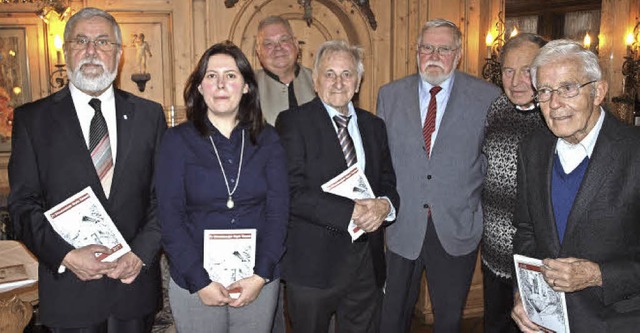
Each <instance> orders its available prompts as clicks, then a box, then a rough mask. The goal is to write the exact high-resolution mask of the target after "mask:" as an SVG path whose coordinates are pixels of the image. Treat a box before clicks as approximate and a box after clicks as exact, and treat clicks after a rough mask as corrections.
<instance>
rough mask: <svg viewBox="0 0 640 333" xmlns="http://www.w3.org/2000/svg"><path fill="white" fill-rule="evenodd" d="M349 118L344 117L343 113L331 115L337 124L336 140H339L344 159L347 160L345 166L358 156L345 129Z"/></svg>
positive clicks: (350, 164)
mask: <svg viewBox="0 0 640 333" xmlns="http://www.w3.org/2000/svg"><path fill="white" fill-rule="evenodd" d="M350 119H351V116H349V117H346V116H343V115H335V116H333V120H334V121H335V122H336V125H337V126H338V141H340V148H342V153H343V154H344V159H345V161H347V167H350V166H352V165H353V164H354V163H356V162H357V160H358V158H357V157H356V149H355V147H354V146H353V140H351V136H350V135H349V130H348V129H347V125H348V124H349V120H350Z"/></svg>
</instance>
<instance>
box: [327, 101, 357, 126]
mask: <svg viewBox="0 0 640 333" xmlns="http://www.w3.org/2000/svg"><path fill="white" fill-rule="evenodd" d="M321 101H322V100H321ZM322 104H324V108H325V109H326V110H327V113H328V114H329V118H331V122H332V123H333V117H334V116H337V115H341V116H343V114H342V113H340V112H338V110H336V109H335V108H334V107H332V106H330V105H329V104H327V103H325V102H322ZM347 109H348V110H349V111H348V112H347V115H346V116H347V117H351V120H349V123H350V124H351V122H353V121H357V120H356V119H357V116H356V109H355V108H354V107H353V102H349V104H348V105H347ZM334 126H335V124H334Z"/></svg>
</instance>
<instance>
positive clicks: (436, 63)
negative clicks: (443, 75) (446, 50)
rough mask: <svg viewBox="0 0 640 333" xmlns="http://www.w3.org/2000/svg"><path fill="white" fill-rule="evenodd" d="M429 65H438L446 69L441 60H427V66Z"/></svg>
mask: <svg viewBox="0 0 640 333" xmlns="http://www.w3.org/2000/svg"><path fill="white" fill-rule="evenodd" d="M428 66H437V67H440V68H441V69H443V70H444V64H443V63H442V62H441V61H435V60H427V62H426V63H425V67H428Z"/></svg>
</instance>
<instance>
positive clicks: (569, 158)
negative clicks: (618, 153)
mask: <svg viewBox="0 0 640 333" xmlns="http://www.w3.org/2000/svg"><path fill="white" fill-rule="evenodd" d="M603 122H604V110H603V109H602V108H600V116H599V117H598V121H597V122H596V124H595V126H593V128H592V129H591V131H590V132H589V134H587V136H585V137H584V138H583V139H582V141H580V142H578V143H576V144H572V143H569V142H568V141H566V140H565V139H562V138H558V141H557V143H556V153H557V154H558V157H559V158H560V163H561V164H562V168H563V169H564V171H565V172H566V173H569V172H571V171H573V169H575V168H576V167H577V166H578V165H579V164H580V163H581V162H582V160H584V158H585V157H589V158H591V154H593V149H594V148H595V146H596V141H597V140H598V135H599V134H600V130H601V129H602V123H603Z"/></svg>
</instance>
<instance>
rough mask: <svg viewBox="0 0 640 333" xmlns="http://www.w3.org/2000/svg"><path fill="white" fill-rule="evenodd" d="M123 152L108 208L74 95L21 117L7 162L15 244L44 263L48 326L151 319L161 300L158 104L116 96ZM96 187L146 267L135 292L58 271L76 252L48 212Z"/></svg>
mask: <svg viewBox="0 0 640 333" xmlns="http://www.w3.org/2000/svg"><path fill="white" fill-rule="evenodd" d="M115 100H116V114H117V132H118V133H117V135H118V150H117V154H118V156H117V158H116V164H115V169H114V175H113V183H112V187H111V194H110V197H109V199H108V200H107V199H106V197H105V195H104V192H103V191H102V187H101V185H100V180H99V178H98V175H97V174H96V171H95V168H94V166H93V162H92V161H91V156H90V153H89V150H88V149H87V145H86V142H85V139H84V137H83V135H82V130H81V128H80V122H79V120H78V117H77V114H76V111H75V109H74V105H73V100H72V98H71V93H70V91H69V88H64V89H62V90H61V91H59V92H57V93H55V94H53V95H51V96H49V97H46V98H43V99H40V100H38V101H35V102H33V103H29V104H26V105H23V106H21V107H20V108H18V109H16V111H15V116H14V124H13V141H12V149H13V151H12V154H11V159H10V161H9V182H10V185H11V193H10V195H9V211H10V213H11V218H12V222H13V224H14V228H15V231H16V235H17V237H18V238H19V239H20V240H22V241H23V242H24V243H25V245H26V246H27V247H28V248H29V250H31V251H32V252H33V253H34V254H35V255H36V256H37V257H38V260H39V262H40V269H39V279H40V280H39V293H40V316H41V319H42V322H43V323H44V324H46V325H48V326H53V327H77V326H88V325H92V324H95V323H97V322H99V321H102V320H104V319H106V318H107V317H108V316H109V315H110V314H113V315H115V316H117V317H119V318H122V319H128V318H132V317H139V316H142V315H145V314H149V313H151V312H153V311H154V310H155V309H156V307H157V305H158V300H159V296H160V275H159V273H160V271H159V269H158V262H157V254H158V251H159V248H160V231H159V228H158V224H157V221H156V202H155V193H154V189H153V181H152V180H153V170H154V159H155V154H156V150H157V148H158V146H159V143H160V139H161V137H162V134H163V133H164V130H165V128H166V122H165V118H164V113H163V112H162V108H161V106H160V105H159V104H157V103H154V102H151V101H148V100H144V99H141V98H139V97H136V96H134V95H131V94H129V93H126V92H124V91H120V90H116V91H115ZM87 186H91V187H92V188H93V191H94V192H95V193H96V195H97V196H98V198H99V199H100V202H101V203H102V205H103V206H104V207H105V209H106V210H107V212H108V213H109V215H110V216H111V218H112V219H113V221H114V223H115V225H116V226H117V227H118V229H119V230H120V232H121V233H122V236H123V237H124V238H125V239H126V241H127V242H128V243H129V245H130V246H131V248H132V251H133V252H134V253H135V254H136V255H137V256H138V257H140V259H142V261H143V262H144V263H145V265H146V266H145V267H144V268H143V270H142V272H141V273H140V275H139V276H138V277H137V279H136V280H135V281H134V283H132V284H130V285H125V284H123V283H121V282H120V281H119V280H113V279H109V278H106V277H104V278H102V279H100V280H94V281H89V282H82V281H80V280H79V279H78V278H77V277H76V275H75V274H74V273H73V272H71V271H70V270H67V271H66V272H65V273H62V274H58V273H57V270H58V267H59V265H60V264H61V262H62V259H63V258H64V257H65V255H66V254H67V253H68V252H69V251H71V250H72V249H73V247H72V246H71V245H69V244H68V243H67V242H65V241H64V240H63V239H62V238H61V237H60V236H59V235H58V234H57V233H56V232H55V231H54V230H53V228H52V227H51V225H50V224H49V223H48V221H47V219H46V218H45V217H44V214H43V212H44V211H46V210H48V209H49V208H51V207H52V206H55V205H56V204H58V203H60V202H61V201H63V200H65V199H66V198H68V197H69V196H71V195H73V194H75V193H77V192H79V191H80V190H82V189H83V188H85V187H87Z"/></svg>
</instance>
